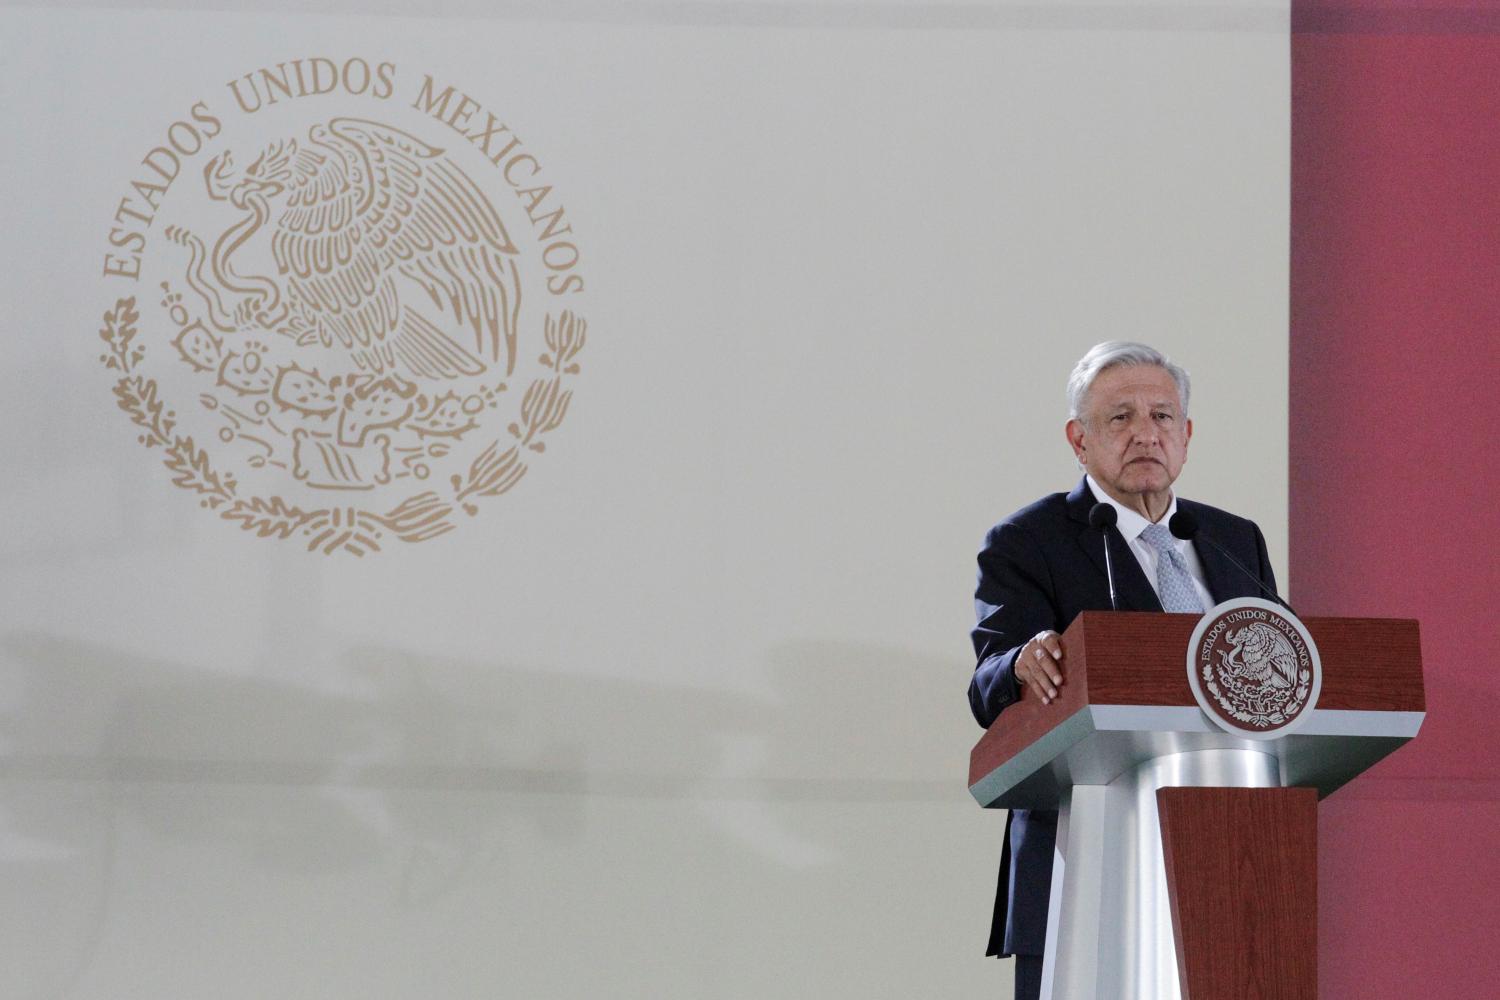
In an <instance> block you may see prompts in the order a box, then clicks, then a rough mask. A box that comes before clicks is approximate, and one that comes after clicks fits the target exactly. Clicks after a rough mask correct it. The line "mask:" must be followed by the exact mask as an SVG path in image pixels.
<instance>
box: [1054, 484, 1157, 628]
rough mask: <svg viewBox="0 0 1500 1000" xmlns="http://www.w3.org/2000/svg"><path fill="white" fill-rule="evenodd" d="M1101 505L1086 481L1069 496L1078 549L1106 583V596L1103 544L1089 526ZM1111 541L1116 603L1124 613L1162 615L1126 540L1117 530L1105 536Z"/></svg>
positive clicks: (1070, 512)
mask: <svg viewBox="0 0 1500 1000" xmlns="http://www.w3.org/2000/svg"><path fill="white" fill-rule="evenodd" d="M1097 502H1098V501H1097V500H1095V499H1094V494H1093V492H1092V491H1090V490H1089V483H1088V480H1087V479H1081V480H1079V482H1078V485H1077V486H1076V487H1075V488H1074V489H1073V492H1071V493H1069V494H1068V517H1069V518H1070V519H1071V520H1073V521H1076V522H1078V523H1080V524H1081V525H1082V530H1080V531H1079V532H1078V545H1079V547H1080V548H1082V549H1083V551H1084V553H1085V554H1087V555H1088V557H1089V561H1091V562H1092V563H1093V564H1094V565H1095V566H1096V567H1097V568H1098V570H1099V576H1100V578H1102V579H1103V580H1104V586H1105V590H1106V593H1107V592H1108V588H1109V577H1108V571H1107V569H1106V567H1105V563H1104V544H1105V543H1104V542H1103V541H1102V540H1101V539H1100V537H1099V532H1098V531H1096V530H1094V528H1093V527H1091V526H1090V525H1089V511H1090V510H1091V509H1092V508H1093V506H1094V504H1095V503H1097ZM1105 535H1106V536H1107V537H1108V539H1109V557H1110V560H1111V561H1112V562H1113V563H1114V570H1115V599H1116V600H1117V601H1118V603H1119V608H1120V610H1121V611H1160V610H1161V601H1160V600H1159V599H1158V598H1157V596H1156V591H1155V590H1153V589H1152V587H1151V582H1150V581H1149V580H1147V579H1146V574H1145V573H1144V572H1142V570H1141V564H1140V560H1138V559H1136V557H1135V553H1134V552H1131V551H1130V546H1129V544H1127V543H1126V541H1125V536H1123V535H1121V534H1120V533H1119V532H1118V531H1116V530H1115V529H1114V528H1110V529H1109V530H1108V531H1106V532H1105Z"/></svg>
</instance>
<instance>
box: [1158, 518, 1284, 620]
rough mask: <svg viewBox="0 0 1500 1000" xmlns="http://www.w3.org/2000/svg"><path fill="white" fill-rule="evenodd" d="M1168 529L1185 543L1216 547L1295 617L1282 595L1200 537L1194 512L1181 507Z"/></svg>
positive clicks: (1261, 589) (1212, 543)
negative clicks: (1205, 544)
mask: <svg viewBox="0 0 1500 1000" xmlns="http://www.w3.org/2000/svg"><path fill="white" fill-rule="evenodd" d="M1167 528H1168V529H1170V530H1171V532H1172V534H1173V536H1175V537H1177V538H1180V539H1182V540H1183V541H1185V542H1191V541H1193V540H1194V539H1199V540H1201V541H1205V542H1207V543H1208V544H1209V545H1212V546H1213V547H1214V551H1216V552H1218V553H1219V555H1221V556H1223V557H1224V558H1225V559H1228V560H1229V564H1230V565H1231V566H1233V567H1234V568H1235V569H1237V570H1239V571H1240V572H1241V573H1243V574H1245V576H1247V577H1249V578H1250V579H1251V580H1254V581H1255V585H1256V586H1257V587H1259V588H1260V592H1261V593H1262V594H1265V595H1267V596H1268V597H1270V598H1271V600H1273V601H1275V602H1276V603H1277V604H1279V605H1281V606H1282V607H1283V608H1286V609H1287V610H1288V611H1290V612H1291V613H1292V614H1294V615H1295V614H1296V613H1297V611H1296V609H1295V608H1293V607H1292V606H1291V605H1290V604H1288V603H1287V602H1286V601H1283V600H1282V599H1281V595H1280V594H1278V593H1276V591H1274V590H1272V589H1271V588H1270V587H1267V586H1266V585H1265V584H1264V583H1261V582H1260V577H1258V576H1256V575H1255V574H1254V573H1252V572H1250V571H1249V570H1248V569H1246V568H1245V566H1244V564H1243V563H1241V562H1240V561H1239V560H1238V559H1236V558H1235V557H1234V556H1232V555H1230V554H1229V550H1228V549H1226V548H1225V547H1224V546H1222V545H1220V544H1219V543H1218V542H1216V541H1214V540H1213V539H1212V538H1210V537H1208V536H1207V535H1200V534H1199V533H1198V519H1197V518H1196V517H1194V516H1193V513H1192V511H1187V510H1183V509H1182V508H1180V507H1179V508H1178V509H1177V513H1175V514H1173V515H1172V520H1171V521H1169V522H1168V523H1167Z"/></svg>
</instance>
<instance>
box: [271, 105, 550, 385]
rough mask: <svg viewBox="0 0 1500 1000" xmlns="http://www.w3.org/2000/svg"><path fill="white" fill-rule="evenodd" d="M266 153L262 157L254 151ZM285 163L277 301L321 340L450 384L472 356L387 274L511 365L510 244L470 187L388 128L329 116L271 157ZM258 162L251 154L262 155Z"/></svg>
mask: <svg viewBox="0 0 1500 1000" xmlns="http://www.w3.org/2000/svg"><path fill="white" fill-rule="evenodd" d="M267 155H270V153H269V152H268V154H267ZM278 155H279V156H284V157H286V162H285V167H286V168H289V173H290V178H289V181H288V184H287V197H286V201H285V207H284V209H283V210H282V212H281V214H280V215H279V217H278V218H277V219H276V222H275V226H274V229H273V232H272V236H271V252H272V256H273V257H274V259H275V261H276V266H277V269H278V270H279V271H280V272H281V275H282V276H283V278H284V280H285V281H286V286H285V287H286V288H287V291H288V292H289V295H288V298H289V300H291V301H290V303H289V304H291V305H293V308H296V309H298V311H299V312H300V314H301V318H302V319H303V321H304V323H305V324H306V325H307V327H309V333H307V334H304V339H306V338H310V337H312V336H314V335H315V336H316V338H317V339H318V341H319V342H321V343H322V344H323V345H324V346H325V347H332V346H334V345H338V346H339V347H342V348H345V349H347V350H348V351H349V353H350V355H351V356H352V358H353V359H354V361H355V363H356V364H357V365H359V367H361V368H363V369H366V370H368V371H372V372H375V373H377V374H378V373H381V372H385V371H388V370H390V369H392V368H393V367H395V366H396V365H397V364H398V363H399V364H400V365H402V366H403V367H404V368H406V369H407V370H409V371H411V372H413V373H414V374H417V375H421V376H427V377H439V378H454V377H457V376H458V375H468V374H477V373H478V372H481V371H484V370H485V367H486V366H485V364H484V363H483V362H482V361H481V360H480V359H478V358H475V357H474V356H473V355H471V354H469V352H468V351H466V350H465V349H464V348H462V347H460V346H459V345H458V344H456V343H454V342H453V341H452V340H450V339H449V338H448V337H447V336H446V335H445V334H444V333H443V332H442V331H440V330H439V329H438V328H437V327H436V326H435V325H433V324H432V323H431V322H430V321H428V320H427V319H426V318H425V317H424V316H422V315H421V314H420V313H417V312H415V311H414V310H413V309H411V307H410V306H407V305H403V304H402V302H401V300H400V294H399V290H398V287H397V280H396V279H397V276H398V275H401V276H404V277H406V278H409V279H411V280H412V281H413V282H415V283H416V284H417V285H419V286H420V287H421V288H422V289H423V290H425V291H426V292H427V294H428V296H429V297H430V298H431V299H432V302H433V304H434V305H436V306H437V307H438V308H439V309H440V310H441V309H443V308H444V306H445V305H446V307H447V308H448V309H449V310H451V311H452V314H453V316H454V317H455V318H456V319H458V320H460V321H461V322H462V323H464V324H465V325H467V326H468V327H469V328H470V329H471V330H472V331H473V334H474V338H475V345H476V349H477V351H478V352H479V353H480V354H482V355H487V356H488V357H489V359H490V360H492V361H499V360H500V359H501V351H502V347H503V350H504V360H505V370H506V373H507V374H509V373H510V372H511V371H513V370H514V368H515V361H516V358H515V354H516V319H517V314H518V312H519V309H520V287H519V284H518V280H517V274H516V266H515V259H514V258H515V256H516V253H517V251H516V247H515V244H513V243H512V242H511V240H510V237H509V235H507V233H506V231H505V226H504V224H503V223H502V222H501V221H500V217H499V216H498V215H497V214H496V212H495V209H494V207H493V206H492V205H491V204H490V202H489V200H488V199H487V198H486V197H485V196H484V194H483V193H482V192H481V191H480V190H479V188H478V186H477V185H475V183H474V182H473V181H472V180H470V179H469V177H468V176H467V175H466V174H464V172H463V171H462V170H461V169H459V167H458V166H457V165H456V164H455V163H454V162H453V161H452V160H451V159H450V158H449V157H448V156H446V155H445V154H444V152H443V150H441V149H439V148H437V147H435V146H431V145H428V144H427V143H425V142H423V141H422V140H420V139H418V138H416V137H415V136H412V135H410V134H408V133H406V132H403V131H401V130H400V129H397V128H393V127H391V126H389V125H383V124H380V123H378V122H373V121H368V120H364V119H359V118H335V119H333V120H331V121H329V122H328V123H327V124H326V125H322V124H319V125H314V126H313V127H312V128H311V129H309V130H308V144H307V145H306V146H304V147H302V148H300V149H299V148H297V145H296V142H295V140H293V141H292V142H291V143H288V144H287V145H286V146H285V147H282V149H281V150H279V151H278ZM263 159H264V157H263Z"/></svg>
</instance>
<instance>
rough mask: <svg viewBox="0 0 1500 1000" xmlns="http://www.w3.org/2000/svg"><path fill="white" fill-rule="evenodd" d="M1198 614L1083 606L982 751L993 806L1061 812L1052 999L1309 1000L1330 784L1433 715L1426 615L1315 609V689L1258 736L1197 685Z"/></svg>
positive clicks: (980, 791) (980, 770)
mask: <svg viewBox="0 0 1500 1000" xmlns="http://www.w3.org/2000/svg"><path fill="white" fill-rule="evenodd" d="M1199 617H1200V616H1198V615H1190V614H1143V613H1133V612H1110V611H1090V612H1085V613H1084V614H1082V615H1080V616H1079V617H1078V618H1077V619H1076V620H1075V621H1074V622H1073V624H1072V625H1071V626H1070V627H1069V628H1068V629H1067V631H1066V632H1064V633H1063V636H1062V644H1063V650H1064V664H1065V666H1066V671H1065V677H1066V682H1065V683H1064V684H1063V686H1062V687H1061V688H1060V689H1059V691H1058V697H1057V698H1056V699H1054V700H1053V702H1052V703H1051V704H1050V705H1043V704H1042V703H1041V701H1040V700H1039V699H1038V698H1036V697H1035V695H1033V694H1031V693H1030V692H1029V691H1028V692H1024V693H1023V697H1022V699H1021V700H1020V701H1019V702H1017V703H1016V704H1013V705H1011V706H1009V707H1008V708H1006V709H1005V711H1004V712H1003V713H1002V714H1001V716H1000V718H999V719H998V720H997V721H996V722H995V724H994V725H993V726H991V727H990V728H989V730H988V731H987V732H986V733H985V734H984V736H983V737H982V738H981V739H980V740H979V743H978V744H977V745H975V747H974V749H973V752H972V753H971V755H970V760H969V790H970V792H971V793H972V794H973V795H974V798H975V799H976V800H977V801H978V802H979V804H980V805H981V806H985V807H987V808H999V809H1012V808H1015V809H1057V810H1059V817H1058V837H1057V853H1056V855H1055V863H1054V868H1053V881H1052V900H1051V910H1050V912H1049V916H1048V927H1047V956H1046V961H1045V967H1044V968H1045V971H1044V974H1043V989H1042V996H1043V998H1044V1000H1045V998H1047V997H1049V996H1050V997H1052V998H1053V1000H1175V998H1182V1000H1252V998H1254V1000H1272V998H1275V1000H1316V997H1317V953H1316V948H1317V800H1318V799H1320V798H1322V797H1324V796H1327V795H1330V794H1332V793H1333V792H1334V791H1335V790H1337V789H1338V788H1339V787H1340V786H1342V785H1343V784H1345V783H1346V782H1348V781H1349V780H1350V779H1352V778H1354V777H1355V776H1356V775H1358V774H1360V773H1361V772H1362V771H1364V770H1366V769H1367V768H1369V767H1370V766H1371V765H1373V764H1374V763H1375V762H1376V761H1378V760H1380V759H1381V758H1383V757H1385V756H1386V755H1387V754H1389V753H1391V752H1392V751H1393V750H1395V749H1397V748H1398V747H1400V746H1401V745H1402V744H1403V743H1405V742H1406V741H1407V740H1409V739H1411V738H1412V737H1413V736H1415V735H1416V733H1417V730H1418V729H1419V728H1420V726H1421V724H1422V719H1423V716H1424V712H1425V703H1424V699H1423V692H1422V664H1421V652H1420V648H1419V645H1418V634H1417V623H1416V622H1415V621H1411V620H1398V619H1352V618H1309V619H1303V624H1304V625H1305V626H1306V628H1307V631H1308V633H1310V635H1311V636H1312V639H1313V641H1314V643H1316V645H1317V648H1318V651H1319V653H1320V654H1321V660H1322V671H1323V679H1322V690H1321V693H1320V694H1319V696H1318V700H1317V703H1316V705H1315V706H1314V708H1313V709H1312V710H1311V711H1310V712H1308V714H1307V717H1306V718H1304V719H1302V720H1301V722H1300V724H1299V727H1298V728H1297V729H1296V730H1295V731H1294V732H1291V733H1290V734H1288V735H1284V736H1281V737H1279V738H1274V739H1248V738H1244V737H1241V736H1238V735H1234V734H1231V733H1229V732H1226V731H1225V730H1223V729H1221V728H1219V727H1217V726H1215V725H1214V724H1212V723H1211V722H1210V721H1209V719H1208V717H1207V716H1206V715H1205V713H1204V712H1203V710H1202V709H1201V708H1199V707H1198V703H1197V701H1196V700H1195V699H1194V696H1193V692H1192V689H1191V688H1190V686H1189V682H1188V673H1187V649H1188V643H1189V640H1190V638H1191V636H1192V634H1193V629H1194V627H1195V625H1196V624H1197V623H1198V620H1199Z"/></svg>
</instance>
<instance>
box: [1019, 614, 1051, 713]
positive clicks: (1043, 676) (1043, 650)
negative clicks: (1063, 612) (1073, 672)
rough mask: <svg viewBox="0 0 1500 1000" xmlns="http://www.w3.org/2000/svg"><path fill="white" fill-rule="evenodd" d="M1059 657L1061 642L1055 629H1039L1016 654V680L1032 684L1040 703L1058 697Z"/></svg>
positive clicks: (1027, 685) (1028, 685)
mask: <svg viewBox="0 0 1500 1000" xmlns="http://www.w3.org/2000/svg"><path fill="white" fill-rule="evenodd" d="M1062 658H1063V650H1062V642H1061V641H1060V640H1059V639H1058V635H1057V633H1056V632H1054V631H1052V630H1051V629H1044V630H1043V631H1041V632H1038V633H1037V634H1036V635H1034V636H1032V637H1031V639H1029V640H1028V641H1027V643H1026V645H1024V646H1022V647H1021V655H1019V656H1017V657H1016V666H1015V674H1016V683H1018V684H1022V685H1025V686H1026V687H1030V688H1034V689H1035V690H1036V693H1037V695H1038V696H1040V697H1041V699H1042V704H1043V705H1046V704H1049V703H1050V702H1051V701H1052V699H1053V698H1056V697H1057V688H1058V685H1060V684H1062V682H1063V674H1062Z"/></svg>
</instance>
